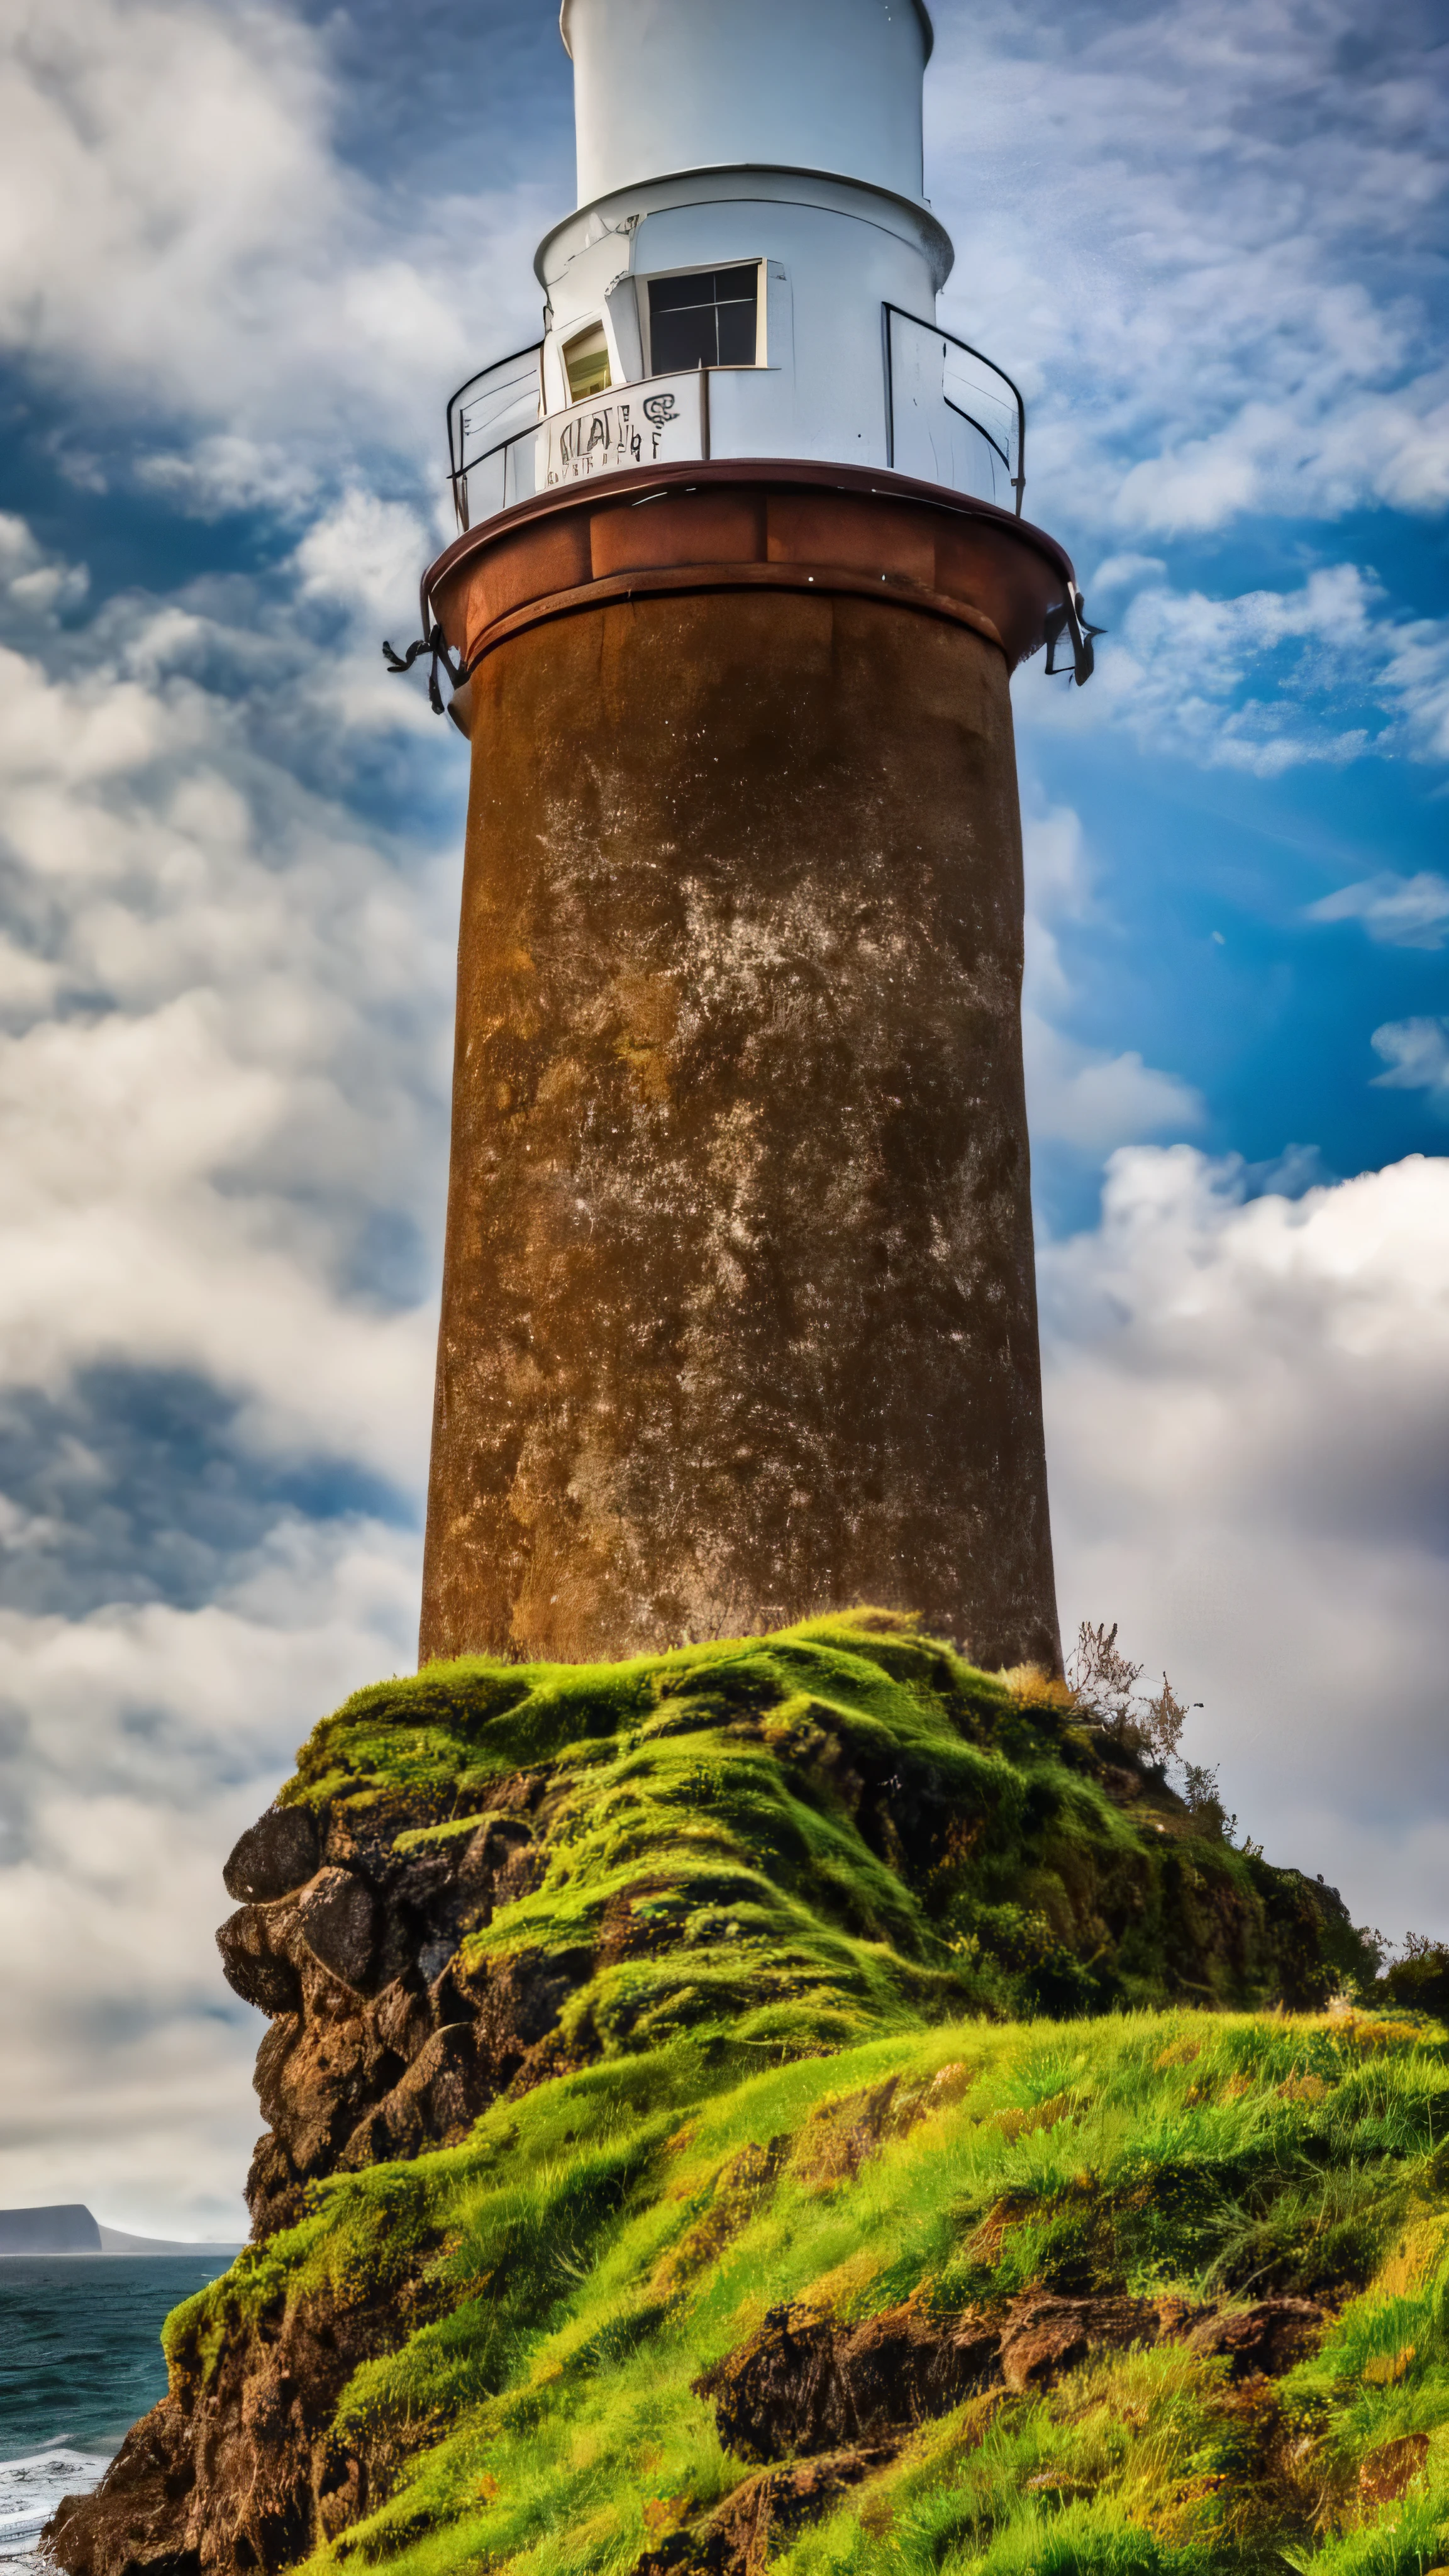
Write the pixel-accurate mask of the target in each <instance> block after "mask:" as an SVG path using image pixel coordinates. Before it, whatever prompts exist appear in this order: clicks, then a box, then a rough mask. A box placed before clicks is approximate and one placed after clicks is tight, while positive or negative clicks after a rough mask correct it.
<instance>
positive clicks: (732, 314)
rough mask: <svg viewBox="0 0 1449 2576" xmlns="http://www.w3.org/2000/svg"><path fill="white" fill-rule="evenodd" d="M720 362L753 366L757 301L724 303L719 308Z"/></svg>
mask: <svg viewBox="0 0 1449 2576" xmlns="http://www.w3.org/2000/svg"><path fill="white" fill-rule="evenodd" d="M719 362H720V365H721V366H722V367H752V366H753V365H754V363H755V303H754V297H753V296H751V298H750V301H749V303H748V304H722V305H721V306H720V308H719Z"/></svg>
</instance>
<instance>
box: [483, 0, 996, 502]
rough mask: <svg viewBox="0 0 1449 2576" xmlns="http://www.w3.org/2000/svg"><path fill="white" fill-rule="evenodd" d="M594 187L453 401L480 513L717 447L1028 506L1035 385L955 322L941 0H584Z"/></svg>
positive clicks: (584, 138) (585, 166)
mask: <svg viewBox="0 0 1449 2576" xmlns="http://www.w3.org/2000/svg"><path fill="white" fill-rule="evenodd" d="M560 27H561V31H562V35H563V40H564V43H565V45H566V46H567V48H568V50H569V53H570V55H571V57H572V61H573V66H574V113H575V125H576V133H577V145H578V191H579V202H578V205H577V207H576V209H575V210H574V212H573V213H571V214H569V215H566V216H565V217H564V218H563V219H562V221H561V222H559V223H558V224H557V225H556V226H555V227H554V229H553V231H552V232H550V233H548V234H547V235H546V236H545V238H544V240H543V242H542V243H541V244H540V246H539V251H538V256H537V259H536V261H535V267H536V270H537V273H538V278H539V282H540V284H541V285H542V287H543V289H544V295H545V299H546V301H545V306H544V336H543V339H542V341H541V342H540V343H538V344H537V345H536V346H535V347H534V348H531V349H527V350H522V351H519V352H517V353H516V355H515V356H514V357H513V358H511V359H505V360H502V361H500V362H499V363H498V364H497V365H496V366H494V367H491V368H488V369H486V370H485V371H484V373H483V374H482V375H480V376H477V377H474V378H473V379H472V380H471V381H470V382H469V383H468V384H467V385H465V386H464V387H462V389H461V390H460V392H459V393H458V394H457V395H455V396H454V398H453V401H452V403H451V404H450V406H449V436H450V443H451V449H452V467H453V488H454V492H455V494H456V496H457V500H458V512H459V519H460V522H461V524H462V525H463V526H464V527H465V528H466V527H468V526H470V525H473V526H476V525H477V524H478V523H479V522H480V521H481V520H483V519H485V518H489V517H492V516H494V515H496V514H497V513H498V512H499V511H500V510H504V509H508V508H511V507H512V506H514V505H515V504H516V503H519V502H523V501H528V500H531V499H534V498H535V497H537V496H538V495H539V494H541V493H544V492H547V491H550V490H552V489H554V488H556V487H559V486H563V485H568V484H572V483H578V482H583V481H595V480H598V479H600V478H602V477H605V476H609V475H616V474H620V473H628V472H637V471H639V470H640V469H645V470H647V469H649V468H651V467H655V466H661V465H673V464H680V463H688V462H690V461H692V460H703V459H706V458H715V459H723V458H749V459H760V460H765V459H771V458H778V459H790V460H796V461H808V462H810V463H812V464H818V463H822V462H823V463H833V464H840V465H848V466H854V467H857V468H864V469H867V470H868V471H869V472H871V473H872V474H876V473H883V474H888V475H889V474H896V475H904V476H909V477H910V478H911V479H912V480H914V481H918V482H926V483H933V484H936V485H941V486H944V487H946V488H947V489H948V490H951V491H954V492H966V493H972V494H975V495H978V496H979V497H980V498H982V499H984V500H988V501H993V502H995V503H997V504H998V505H1000V506H1003V507H1005V508H1007V509H1010V508H1012V507H1013V506H1015V508H1016V509H1017V510H1018V511H1019V510H1020V507H1021V494H1022V445H1023V439H1024V414H1023V411H1022V406H1021V399H1020V396H1019V394H1018V393H1017V390H1016V387H1015V386H1014V385H1013V384H1012V383H1011V381H1010V379H1009V378H1008V377H1006V376H1004V375H1003V374H1002V373H1001V371H1000V370H999V369H998V368H996V367H995V366H994V365H993V364H992V363H991V362H990V361H988V360H987V359H985V358H983V357H982V356H981V355H980V353H979V352H977V351H975V350H973V349H970V348H968V347H967V346H966V344H965V343H964V342H961V341H958V340H956V339H954V338H953V337H952V335H951V334H950V333H948V332H945V331H943V330H942V329H941V327H940V325H939V324H938V322H937V319H936V296H937V293H938V290H939V289H940V287H941V286H942V285H943V284H944V282H945V280H946V278H947V276H948V275H949V274H950V271H951V267H952V262H953V259H954V253H953V251H952V248H951V243H950V241H949V239H948V237H947V235H946V233H945V231H944V230H943V228H942V226H941V225H940V223H939V222H938V221H937V219H936V217H935V215H934V214H933V213H932V211H931V207H930V204H929V201H928V200H927V198H926V196H925V193H924V185H923V172H922V162H921V149H922V146H921V128H922V115H921V109H922V82H923V77H924V74H925V69H926V65H927V62H928V61H929V59H930V53H931V44H932V34H931V22H930V19H929V17H928V16H927V13H926V9H925V5H924V0H563V8H562V13H561V17H560Z"/></svg>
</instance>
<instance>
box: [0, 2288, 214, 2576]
mask: <svg viewBox="0 0 1449 2576" xmlns="http://www.w3.org/2000/svg"><path fill="white" fill-rule="evenodd" d="M228 2261H229V2258H228V2257H227V2256H226V2255H225V2254H211V2253H207V2252H206V2251H205V2250H204V2249H198V2251H197V2252H196V2254H194V2255H191V2254H119V2255H118V2254H111V2255H107V2254H64V2255H62V2254H52V2255H45V2254H7V2255H4V2256H0V2569H3V2576H31V2571H35V2570H38V2569H39V2568H40V2566H41V2562H40V2561H39V2560H38V2559H37V2558H36V2557H35V2555H34V2551H35V2543H36V2541H37V2540H38V2539H39V2537H40V2532H41V2527H42V2525H43V2524H44V2523H45V2522H47V2521H48V2519H49V2517H50V2515H51V2514H52V2513H53V2512H54V2510H55V2507H56V2505H57V2504H58V2503H59V2501H60V2498H61V2497H62V2496H63V2495H79V2494H80V2493H81V2492H82V2490H83V2489H85V2488H87V2487H93V2486H94V2485H95V2484H96V2482H97V2480H98V2479H99V2478H100V2477H101V2476H102V2475H103V2474H104V2471H105V2468H106V2464H107V2462H108V2461H109V2460H110V2458H111V2457H112V2455H113V2453H114V2452H115V2451H116V2450H117V2449H118V2448H119V2446H120V2443H121V2439H122V2436H123V2435H124V2434H125V2433H126V2432H127V2431H128V2430H129V2428H130V2427H131V2425H132V2424H134V2422H135V2420H136V2418H137V2416H138V2415H144V2414H145V2412H146V2409H147V2407H148V2406H154V2405H155V2403H156V2400H157V2398H158V2397H160V2396H162V2395H163V2394H164V2392H165V2387H166V2364H165V2362H164V2361H163V2359H162V2357H161V2344H160V2334H161V2326H162V2322H163V2320H164V2319H165V2318H166V2317H167V2316H169V2314H170V2312H171V2310H172V2309H173V2308H174V2307H178V2306H179V2305H180V2303H181V2301H182V2300H183V2299H189V2298H190V2296H191V2294H192V2292H193V2290H200V2289H202V2288H204V2287H205V2285H206V2283H207V2282H208V2281H215V2280H219V2279H220V2277H221V2275H222V2273H223V2272H225V2271H226V2270H227V2268H228Z"/></svg>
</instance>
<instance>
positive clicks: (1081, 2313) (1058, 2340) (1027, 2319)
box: [1001, 2291, 1161, 2391]
mask: <svg viewBox="0 0 1449 2576" xmlns="http://www.w3.org/2000/svg"><path fill="white" fill-rule="evenodd" d="M1160 2332H1161V2321H1160V2318H1159V2316H1158V2312H1157V2309H1156V2308H1155V2307H1154V2306H1153V2305H1152V2304H1151V2302H1150V2301H1149V2300H1147V2299H1055V2298H1048V2297H1044V2296H1042V2295H1040V2294H1039V2293H1033V2292H1030V2291H1029V2292H1028V2293H1027V2295H1026V2297H1025V2298H1022V2299H1018V2300H1016V2301H1015V2302H1014V2303H1013V2305H1012V2307H1011V2309H1010V2310H1009V2312H1008V2315H1007V2320H1006V2325H1005V2328H1004V2329H1003V2332H1002V2337H1001V2376H1002V2378H1003V2380H1004V2381H1005V2383H1006V2385H1007V2387H1008V2388H1011V2389H1015V2390H1018V2391H1019V2390H1022V2389H1027V2388H1048V2387H1050V2385H1051V2383H1052V2381H1053V2380H1054V2379H1055V2378H1056V2377H1057V2376H1058V2374H1059V2373H1060V2372H1061V2371H1064V2370H1072V2369H1074V2368H1075V2367H1076V2364H1077V2363H1078V2362H1080V2361H1085V2360H1086V2359H1087V2357H1088V2355H1089V2354H1091V2353H1094V2352H1122V2351H1126V2350H1129V2349H1130V2347H1131V2346H1132V2345H1133V2344H1146V2343H1156V2341H1157V2339H1158V2336H1159V2333H1160Z"/></svg>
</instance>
